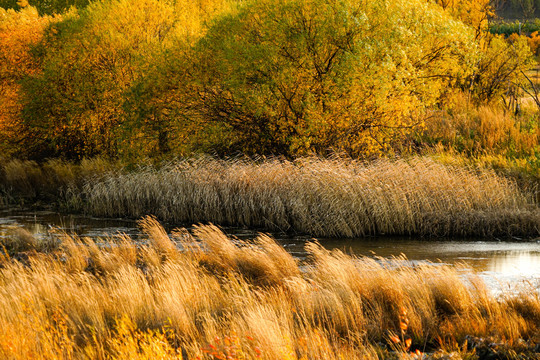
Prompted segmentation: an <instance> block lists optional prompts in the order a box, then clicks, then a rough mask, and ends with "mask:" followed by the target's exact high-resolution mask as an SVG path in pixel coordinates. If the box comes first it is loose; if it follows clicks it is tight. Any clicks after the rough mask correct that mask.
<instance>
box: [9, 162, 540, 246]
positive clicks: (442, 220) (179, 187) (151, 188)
mask: <svg viewBox="0 0 540 360" xmlns="http://www.w3.org/2000/svg"><path fill="white" fill-rule="evenodd" d="M16 164H17V167H15V166H12V167H13V168H16V169H17V171H13V170H12V172H11V175H9V176H8V175H7V174H10V173H9V171H7V170H4V174H5V175H4V177H3V178H4V185H3V187H4V192H3V193H4V194H8V196H10V195H9V194H10V193H9V192H8V191H6V190H5V189H7V188H8V187H10V188H11V189H12V190H11V194H14V195H12V197H14V198H16V196H19V197H20V198H24V197H23V196H21V195H20V194H23V195H24V194H30V195H31V196H33V197H34V198H38V199H39V196H38V195H40V194H41V196H42V198H45V199H47V197H48V198H49V199H51V200H49V201H55V200H56V201H57V203H58V204H59V206H61V207H63V208H64V209H65V210H68V211H78V212H83V213H87V214H90V215H94V216H101V217H115V218H118V217H128V218H134V219H138V218H141V217H143V216H146V215H149V214H151V215H155V216H157V217H158V218H159V219H160V220H163V221H169V222H173V223H180V224H193V223H208V222H212V223H215V224H220V225H232V226H245V227H249V228H260V229H267V230H271V231H281V232H297V233H306V234H310V235H312V236H318V237H361V236H366V235H420V236H425V237H430V236H457V237H466V236H478V237H512V236H519V237H537V236H539V235H540V208H539V207H538V204H537V202H536V199H535V194H534V193H533V192H531V191H526V190H524V189H522V188H520V187H519V186H518V185H516V183H515V181H513V180H511V179H509V178H506V177H502V176H499V175H497V174H495V173H494V172H493V171H491V170H486V169H484V170H478V169H471V168H465V167H459V166H452V165H442V164H440V163H437V162H435V161H433V160H431V159H429V158H419V157H417V158H411V159H408V160H377V161H374V162H369V163H366V162H359V161H354V160H350V159H348V160H343V159H326V160H325V159H320V158H301V159H297V160H295V161H286V160H277V159H270V160H260V161H253V160H244V159H232V160H217V159H213V158H198V159H186V160H177V161H175V162H172V163H169V164H168V165H165V166H160V167H154V166H145V167H140V168H138V169H136V170H134V171H127V170H125V169H123V168H121V167H120V166H118V165H111V164H110V163H105V162H99V161H96V162H91V161H88V162H86V163H81V164H80V165H72V166H71V167H70V166H69V165H66V164H65V163H59V164H60V165H59V164H55V166H51V165H49V166H48V167H47V166H43V167H35V166H33V165H32V164H31V163H30V165H28V164H29V163H24V162H18V163H16ZM36 169H40V170H39V171H37V170H36ZM47 171H48V173H47ZM13 174H16V176H14V175H13ZM6 183H7V184H8V185H7V186H6ZM17 194H19V195H17ZM4 196H5V197H6V195H4ZM31 196H30V197H28V198H32V197H31ZM8 200H10V199H8ZM11 200H12V199H11Z"/></svg>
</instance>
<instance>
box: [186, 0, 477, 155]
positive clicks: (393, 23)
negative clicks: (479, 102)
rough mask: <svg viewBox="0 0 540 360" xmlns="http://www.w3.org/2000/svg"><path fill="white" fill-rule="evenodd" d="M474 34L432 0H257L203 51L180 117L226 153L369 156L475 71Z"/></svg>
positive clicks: (223, 21) (220, 24) (213, 32)
mask: <svg viewBox="0 0 540 360" xmlns="http://www.w3.org/2000/svg"><path fill="white" fill-rule="evenodd" d="M473 37H474V34H473V32H472V31H470V30H469V28H468V27H466V26H465V25H464V24H463V23H462V22H459V21H456V20H453V19H452V17H451V16H450V15H448V14H447V13H445V12H444V11H443V10H441V8H440V7H439V6H436V5H434V4H431V3H427V2H425V1H416V0H413V1H411V0H397V1H390V0H383V1H352V0H351V1H340V2H335V1H330V0H325V1H318V0H317V1H316V0H265V1H253V2H250V3H249V4H248V5H246V6H244V7H243V8H241V9H240V10H238V11H237V12H236V13H234V14H232V15H229V16H226V17H222V18H220V19H218V20H217V22H216V23H215V24H214V25H213V26H212V27H211V28H210V29H209V31H208V34H207V35H206V36H205V37H204V38H202V39H201V41H200V42H199V43H198V44H197V45H196V46H195V48H194V50H193V55H192V59H191V60H190V62H189V63H190V64H191V67H189V69H188V70H185V69H184V71H183V72H182V73H183V74H184V78H183V79H182V83H183V84H186V85H184V86H182V87H181V88H182V89H183V90H182V91H179V93H180V94H181V96H180V97H179V98H178V103H179V105H180V106H182V108H181V111H179V112H180V113H182V114H183V115H184V116H183V117H182V119H183V121H184V122H185V123H188V124H193V123H195V124H203V126H202V129H203V130H205V129H211V131H212V132H211V133H206V134H208V135H207V136H209V137H211V138H216V140H218V141H219V142H218V143H216V144H215V146H216V147H217V148H221V149H223V150H226V151H232V150H239V151H243V152H247V153H260V152H263V153H285V154H301V153H306V152H309V151H318V152H324V151H325V150H326V149H328V148H330V147H334V148H339V149H343V150H346V151H348V152H350V153H354V154H362V155H364V156H368V155H369V154H374V153H379V152H380V151H383V150H388V149H389V148H390V147H391V145H392V144H393V143H396V142H398V141H399V139H400V138H401V135H402V134H403V133H405V132H407V131H408V129H410V128H412V127H414V126H417V125H419V124H420V123H421V119H422V114H423V111H424V109H426V108H427V107H429V106H431V105H433V104H434V103H435V102H437V100H438V97H439V96H440V95H441V93H442V92H443V91H444V89H445V88H446V87H448V86H452V85H453V81H454V80H455V79H456V78H458V77H460V76H461V75H464V74H466V73H467V72H468V71H469V70H470V69H471V68H472V67H473V65H474V62H475V56H476V47H475V44H474V42H473ZM216 132H219V134H221V137H220V138H219V139H217V137H215V136H214V133H216Z"/></svg>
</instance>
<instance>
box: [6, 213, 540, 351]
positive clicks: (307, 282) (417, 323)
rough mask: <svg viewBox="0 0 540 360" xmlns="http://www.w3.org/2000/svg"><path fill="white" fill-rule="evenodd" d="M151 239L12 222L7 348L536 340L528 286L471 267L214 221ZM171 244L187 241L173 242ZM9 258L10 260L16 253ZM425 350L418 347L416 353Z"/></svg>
mask: <svg viewBox="0 0 540 360" xmlns="http://www.w3.org/2000/svg"><path fill="white" fill-rule="evenodd" d="M140 226H141V228H142V231H143V232H144V233H145V234H146V237H147V238H148V242H147V243H146V244H143V245H141V244H138V245H136V244H135V243H134V242H133V241H132V240H131V239H130V238H129V237H127V236H118V237H114V238H109V239H102V240H98V241H92V240H89V239H80V238H77V237H75V236H70V235H65V234H58V235H57V236H56V237H51V238H49V239H47V240H46V241H43V240H39V239H35V238H32V235H30V234H28V233H25V232H21V233H19V234H18V235H17V236H14V237H13V238H12V239H11V242H9V243H8V242H5V241H4V242H3V246H4V249H5V250H4V255H3V256H2V258H1V259H0V304H1V306H0V326H1V328H2V332H1V333H0V354H2V357H3V358H8V359H28V358H34V357H38V358H44V359H45V358H46V359H49V358H56V359H70V358H81V359H84V358H88V359H103V358H110V359H126V358H130V359H155V358H161V359H181V358H183V359H220V358H223V359H268V360H270V359H272V360H276V359H310V358H317V359H343V358H345V359H373V358H389V359H397V358H417V359H418V358H424V359H454V358H469V359H488V358H489V359H491V358H511V357H512V356H514V357H515V356H521V358H530V359H532V358H534V357H535V356H538V353H539V351H540V347H539V345H538V344H539V343H540V338H538V334H539V333H540V328H539V327H538V326H539V324H540V301H539V297H538V292H537V291H538V289H535V288H533V287H531V286H529V288H527V287H526V284H523V285H524V287H522V288H520V289H513V290H511V291H510V290H506V292H504V293H502V294H501V295H500V296H498V297H496V296H495V295H493V293H491V292H489V291H487V289H486V287H485V285H484V284H483V282H482V281H481V280H480V279H479V278H478V277H477V276H475V275H474V274H471V275H468V276H463V274H462V273H461V274H460V273H459V272H458V269H455V268H452V267H447V266H440V265H438V266H435V265H419V266H415V267H411V266H409V265H403V262H401V261H400V260H401V259H395V260H374V259H369V258H363V257H360V258H357V257H353V256H348V255H345V254H343V253H342V252H340V251H332V252H330V251H327V250H325V249H324V248H322V247H321V246H320V245H318V244H317V243H310V244H308V245H307V246H306V251H307V252H308V253H309V258H308V260H307V262H304V263H300V262H299V261H298V260H297V259H294V258H293V257H292V256H291V255H290V254H288V253H287V252H286V251H285V250H284V249H283V248H282V247H280V246H279V245H277V244H276V243H275V242H274V240H273V239H271V238H270V237H268V236H265V235H260V236H259V237H258V238H256V239H255V240H254V241H253V242H251V241H250V242H244V241H239V240H238V239H230V238H228V237H227V236H225V235H224V234H223V233H222V232H221V231H220V230H219V229H217V228H216V227H213V226H200V227H197V228H196V229H195V230H194V231H193V232H192V233H188V232H186V231H182V230H179V231H176V232H175V233H174V234H173V235H172V236H170V237H169V236H167V234H166V232H165V231H164V229H163V228H162V227H161V225H160V224H159V223H157V222H156V221H155V220H154V219H153V218H146V219H144V220H142V221H141V222H140ZM179 248H181V249H183V250H179ZM15 259H18V260H15ZM422 356H423V357H422Z"/></svg>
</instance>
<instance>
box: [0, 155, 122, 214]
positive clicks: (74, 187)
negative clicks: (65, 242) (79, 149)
mask: <svg viewBox="0 0 540 360" xmlns="http://www.w3.org/2000/svg"><path fill="white" fill-rule="evenodd" d="M120 168H121V166H120V164H118V163H114V162H110V161H107V160H105V159H102V158H94V159H83V160H82V161H81V162H79V163H73V162H68V161H65V160H60V159H50V160H47V161H45V162H43V163H37V162H36V161H31V160H19V159H11V160H6V159H2V158H0V205H2V203H3V205H9V204H13V203H15V204H18V203H21V202H22V203H33V202H36V201H49V202H51V201H59V200H65V199H66V198H67V199H69V200H70V201H71V202H72V203H71V204H70V205H71V206H72V207H74V205H75V203H74V200H75V197H76V195H77V194H78V193H79V192H80V188H81V187H82V185H83V184H84V183H86V182H87V181H90V180H93V181H96V180H97V179H98V178H100V177H101V176H103V175H104V174H106V173H110V172H114V171H118V170H119V169H120Z"/></svg>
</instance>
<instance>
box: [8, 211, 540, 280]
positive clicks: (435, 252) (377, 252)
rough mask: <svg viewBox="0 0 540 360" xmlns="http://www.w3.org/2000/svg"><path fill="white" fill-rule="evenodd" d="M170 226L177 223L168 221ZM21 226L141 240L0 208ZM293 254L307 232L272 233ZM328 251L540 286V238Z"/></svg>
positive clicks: (130, 224)
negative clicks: (461, 269) (459, 269)
mask: <svg viewBox="0 0 540 360" xmlns="http://www.w3.org/2000/svg"><path fill="white" fill-rule="evenodd" d="M164 226H165V227H166V228H167V229H168V230H170V229H172V228H173V227H174V226H173V225H170V224H164ZM17 227H23V228H26V229H27V230H29V231H30V232H31V233H33V234H35V235H36V236H38V237H39V236H47V234H48V232H49V231H50V230H51V229H53V228H56V229H61V230H64V231H66V232H68V233H76V234H78V235H80V236H88V237H92V238H98V237H105V236H110V235H114V234H118V233H125V234H127V235H130V236H132V237H133V238H134V239H137V238H138V236H139V231H138V228H137V222H136V221H134V220H127V219H101V218H94V217H89V216H83V215H67V214H60V213H56V212H51V211H29V210H15V209H4V210H0V237H2V236H9V233H11V232H12V230H13V229H14V228H17ZM223 230H224V231H225V232H226V233H228V234H231V235H235V236H237V237H238V238H241V239H251V238H254V237H255V236H256V235H257V233H258V231H256V230H249V229H239V228H231V227H224V228H223ZM271 235H272V236H273V237H274V238H275V239H276V240H277V241H278V242H279V243H280V244H281V245H282V246H284V247H285V249H287V251H289V252H290V253H291V254H292V255H293V256H295V257H297V258H300V259H304V258H305V257H306V253H305V251H304V245H305V244H306V242H308V241H311V240H313V238H312V237H309V236H292V235H284V234H271ZM318 240H319V242H320V243H321V244H322V245H323V246H325V247H326V248H328V249H336V248H337V249H341V250H343V251H345V252H346V253H350V254H355V255H364V256H372V257H378V258H392V257H398V256H400V255H405V257H406V258H407V259H408V260H407V261H408V263H410V264H411V265H415V264H418V263H425V262H431V263H434V264H436V265H438V264H448V265H451V266H457V265H460V267H461V265H462V264H463V263H466V264H467V266H466V267H465V268H470V270H464V271H475V272H477V273H478V274H479V275H480V276H482V277H483V278H485V279H486V280H487V282H488V284H491V285H492V286H493V287H494V288H500V287H501V286H508V285H509V284H515V283H518V282H526V283H532V284H533V285H534V286H538V288H539V289H540V238H539V239H512V240H510V241H498V240H493V239H491V240H487V239H419V238H413V237H411V238H407V237H400V238H396V237H370V238H361V239H322V238H319V239H318Z"/></svg>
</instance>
